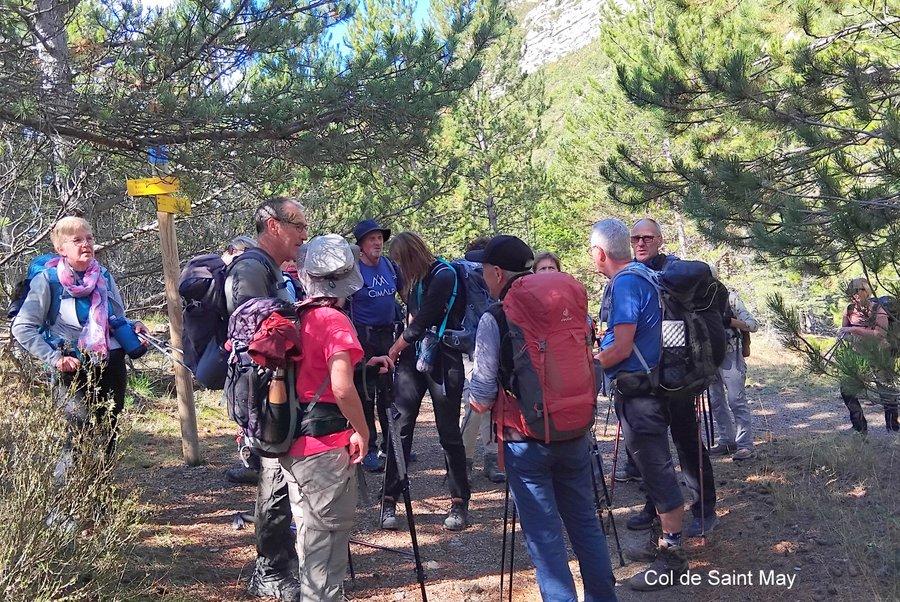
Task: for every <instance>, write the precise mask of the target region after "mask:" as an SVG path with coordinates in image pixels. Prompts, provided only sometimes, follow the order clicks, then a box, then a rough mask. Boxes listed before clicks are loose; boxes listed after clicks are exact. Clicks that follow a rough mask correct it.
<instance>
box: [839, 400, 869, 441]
mask: <svg viewBox="0 0 900 602" xmlns="http://www.w3.org/2000/svg"><path fill="white" fill-rule="evenodd" d="M841 399H843V400H844V405H846V406H847V410H848V411H849V412H850V424H852V425H853V430H854V431H857V432H860V433H865V432H867V431H868V430H869V423H868V422H867V421H866V415H865V414H864V413H863V409H862V406H861V405H860V403H859V397H857V396H856V395H850V394H849V393H846V392H845V391H844V390H843V389H842V390H841Z"/></svg>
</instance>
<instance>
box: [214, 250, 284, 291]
mask: <svg viewBox="0 0 900 602" xmlns="http://www.w3.org/2000/svg"><path fill="white" fill-rule="evenodd" d="M247 259H253V260H254V261H257V262H259V263H260V264H262V266H263V267H264V268H265V269H266V273H267V274H268V275H269V281H270V282H271V283H272V286H273V287H274V289H275V290H278V289H282V288H286V287H287V284H286V283H285V281H284V279H283V278H282V277H281V272H280V271H278V272H276V271H275V270H273V269H272V264H271V262H270V261H269V257H268V256H267V255H265V254H264V252H263V251H261V250H259V249H257V248H255V247H251V248H249V249H247V250H246V251H244V252H243V253H241V254H240V255H238V256H237V257H235V258H234V260H233V261H232V262H231V265H229V266H228V270H227V271H226V277H227V275H228V272H230V271H231V270H232V269H233V268H234V266H235V265H237V263H238V262H239V261H245V260H247Z"/></svg>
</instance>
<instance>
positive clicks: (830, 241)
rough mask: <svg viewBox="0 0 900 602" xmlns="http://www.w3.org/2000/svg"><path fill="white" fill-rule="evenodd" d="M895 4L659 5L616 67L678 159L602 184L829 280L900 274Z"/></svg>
mask: <svg viewBox="0 0 900 602" xmlns="http://www.w3.org/2000/svg"><path fill="white" fill-rule="evenodd" d="M896 8H897V7H896V6H894V3H891V2H887V3H877V6H875V5H873V4H872V3H869V2H842V3H822V2H817V3H811V2H787V3H784V2H765V1H754V2H741V3H738V4H736V5H735V4H734V3H726V2H709V3H701V4H689V3H680V2H662V3H658V7H657V9H656V11H655V15H656V16H657V17H658V18H659V20H660V22H659V24H658V25H657V27H656V29H655V31H654V32H653V34H654V35H653V36H651V37H650V38H649V39H648V41H647V42H646V44H645V47H647V48H649V47H653V48H655V50H656V55H657V56H658V60H656V61H647V60H643V57H634V58H631V59H629V58H628V57H624V58H623V59H622V60H620V61H619V62H618V65H617V67H618V69H617V71H618V79H619V82H620V85H621V86H622V88H623V90H624V91H625V92H626V94H627V95H628V97H629V98H630V99H631V100H632V101H633V102H634V103H636V104H637V105H639V106H642V107H649V108H652V109H654V110H655V111H656V112H658V114H659V115H660V116H661V117H662V119H663V121H664V123H665V125H666V128H667V131H668V132H669V134H670V135H671V136H673V138H674V139H677V140H678V141H679V143H680V147H679V148H678V149H677V150H675V149H673V150H671V151H669V152H657V153H654V154H649V153H643V154H642V153H640V152H635V150H634V149H631V148H624V147H623V148H620V149H619V152H618V156H617V157H614V158H613V159H612V160H611V161H610V162H609V163H608V165H607V166H606V168H605V169H604V175H605V177H606V178H607V179H608V180H609V181H610V183H611V186H610V192H611V194H612V195H613V196H614V197H615V198H616V199H618V200H621V201H623V202H626V203H629V204H640V203H645V202H647V201H649V200H652V199H658V198H667V199H670V200H672V201H674V202H676V203H678V204H681V205H682V206H683V208H684V210H685V211H686V212H687V213H688V214H689V215H691V216H692V217H694V218H696V220H697V222H698V224H699V226H700V228H701V231H702V232H703V234H705V235H706V236H708V237H710V238H711V239H713V240H720V241H724V242H727V243H729V244H732V245H736V246H741V247H749V248H752V249H756V250H761V251H763V252H765V253H767V254H768V255H770V256H772V257H776V258H786V259H789V260H790V261H791V263H792V264H793V265H794V266H795V267H798V268H800V269H801V270H804V271H807V272H810V273H817V274H827V273H835V272H840V271H842V270H844V269H846V268H847V267H848V266H850V265H853V264H857V265H858V264H861V265H862V266H863V267H864V268H865V269H866V270H867V272H868V273H869V274H871V275H872V277H877V275H878V274H880V273H882V272H884V271H886V270H890V272H891V273H893V274H896V272H897V266H898V263H897V262H898V259H900V242H898V240H900V239H898V237H897V218H898V216H900V213H898V212H900V196H898V195H900V188H898V181H900V180H898V175H900V154H898V151H900V136H898V133H900V113H898V94H900V85H898V84H900V80H898V74H897V65H898V59H900V29H898V25H900V22H898V21H900V14H898V13H897V11H896V10H894V9H896Z"/></svg>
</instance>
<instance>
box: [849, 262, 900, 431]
mask: <svg viewBox="0 0 900 602" xmlns="http://www.w3.org/2000/svg"><path fill="white" fill-rule="evenodd" d="M847 296H848V297H850V304H849V305H848V306H847V309H846V311H845V312H844V320H843V323H842V325H841V329H840V331H839V334H840V336H841V337H849V338H850V339H851V345H852V344H853V341H854V339H855V342H856V343H857V345H858V346H861V344H862V343H863V341H865V340H866V339H868V340H872V339H875V340H877V341H880V342H881V344H882V345H887V330H888V315H887V311H885V308H884V307H883V306H882V305H881V303H879V302H878V299H876V298H875V297H874V295H873V294H872V287H871V286H870V285H869V281H868V280H866V279H865V278H854V279H853V280H851V281H850V284H849V285H848V286H847ZM879 376H880V378H879ZM876 379H877V380H885V381H890V380H891V379H892V377H890V376H888V377H884V376H881V375H879V374H878V372H876ZM863 388H864V386H863V385H862V384H861V383H855V382H850V381H848V380H846V379H845V380H843V381H842V382H841V398H842V399H843V400H844V403H845V404H846V406H847V409H848V410H850V422H851V423H852V424H853V429H854V430H855V431H857V432H860V433H865V432H866V431H867V430H868V424H867V423H866V416H865V414H864V413H863V410H862V406H861V405H860V404H859V397H857V394H858V393H859V391H860V390H862V389H863ZM876 388H877V390H878V395H879V397H880V398H881V403H882V404H883V405H884V422H885V426H886V427H887V430H888V431H900V424H898V420H897V390H896V389H895V388H894V383H893V382H876Z"/></svg>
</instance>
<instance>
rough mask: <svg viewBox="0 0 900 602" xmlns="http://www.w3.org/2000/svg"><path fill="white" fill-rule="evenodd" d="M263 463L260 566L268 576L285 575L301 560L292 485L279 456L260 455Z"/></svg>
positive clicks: (258, 520)
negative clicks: (293, 521) (293, 518)
mask: <svg viewBox="0 0 900 602" xmlns="http://www.w3.org/2000/svg"><path fill="white" fill-rule="evenodd" d="M260 464H261V467H260V471H259V485H258V486H257V488H256V555H257V559H256V570H257V572H259V573H260V574H261V575H262V576H264V577H274V576H278V575H280V576H284V575H287V574H288V573H289V572H291V570H292V564H294V565H296V563H297V551H296V549H295V547H294V534H293V532H292V531H291V501H290V499H289V498H288V485H287V481H286V480H285V478H284V475H283V474H282V472H281V463H279V462H278V460H277V459H276V458H260ZM295 577H296V575H295Z"/></svg>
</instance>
